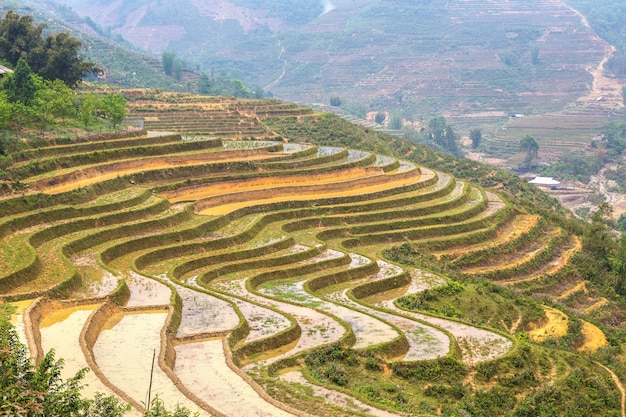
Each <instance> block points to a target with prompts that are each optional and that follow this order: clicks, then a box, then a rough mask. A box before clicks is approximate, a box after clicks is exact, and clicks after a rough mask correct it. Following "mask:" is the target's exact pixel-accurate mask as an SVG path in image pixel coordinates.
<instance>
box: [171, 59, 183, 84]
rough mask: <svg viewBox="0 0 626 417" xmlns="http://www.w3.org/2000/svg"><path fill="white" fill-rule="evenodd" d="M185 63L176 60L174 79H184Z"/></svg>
mask: <svg viewBox="0 0 626 417" xmlns="http://www.w3.org/2000/svg"><path fill="white" fill-rule="evenodd" d="M183 66H184V65H183V61H181V60H180V59H175V60H174V69H173V71H174V78H176V79H177V80H178V81H180V79H181V78H182V75H183Z"/></svg>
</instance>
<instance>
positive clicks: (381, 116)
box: [374, 111, 387, 125]
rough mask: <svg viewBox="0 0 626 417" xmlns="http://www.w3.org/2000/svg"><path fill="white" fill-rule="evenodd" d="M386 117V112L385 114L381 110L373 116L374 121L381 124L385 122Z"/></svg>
mask: <svg viewBox="0 0 626 417" xmlns="http://www.w3.org/2000/svg"><path fill="white" fill-rule="evenodd" d="M386 118H387V114H385V113H384V112H382V111H379V112H378V113H376V116H374V122H376V123H378V124H379V125H382V124H383V123H384V122H385V119H386Z"/></svg>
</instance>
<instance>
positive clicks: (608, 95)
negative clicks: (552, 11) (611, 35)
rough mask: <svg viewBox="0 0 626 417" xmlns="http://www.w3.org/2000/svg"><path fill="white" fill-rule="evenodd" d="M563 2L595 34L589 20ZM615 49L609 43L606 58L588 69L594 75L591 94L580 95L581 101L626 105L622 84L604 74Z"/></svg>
mask: <svg viewBox="0 0 626 417" xmlns="http://www.w3.org/2000/svg"><path fill="white" fill-rule="evenodd" d="M561 3H562V4H563V7H566V8H567V7H569V8H570V10H572V11H573V12H574V13H576V14H577V15H578V16H580V20H581V22H582V24H583V25H584V26H585V27H586V28H588V29H590V30H591V31H592V32H593V33H594V34H595V31H594V30H593V28H592V27H591V25H590V24H589V21H588V20H587V18H586V17H585V16H584V15H583V14H582V13H581V12H579V11H578V10H576V9H574V8H573V7H570V6H569V5H567V4H565V2H561ZM595 36H596V38H598V40H599V37H598V36H597V35H595ZM615 50H616V49H615V47H614V46H613V45H610V44H608V43H607V44H606V49H605V52H604V58H602V61H600V63H599V64H598V65H597V66H596V67H592V68H588V69H587V70H588V71H589V73H590V74H591V75H592V76H593V82H592V84H591V90H590V91H589V94H587V95H586V96H583V97H580V98H579V99H578V101H579V102H591V103H595V104H600V103H605V104H606V105H607V107H616V106H617V107H623V106H624V104H623V101H622V99H621V97H622V85H621V84H620V83H619V82H618V81H617V80H616V79H613V78H609V77H605V76H604V65H605V64H606V62H607V61H608V60H609V59H610V58H611V57H612V56H613V54H614V53H615ZM599 97H603V100H602V101H598V98H599Z"/></svg>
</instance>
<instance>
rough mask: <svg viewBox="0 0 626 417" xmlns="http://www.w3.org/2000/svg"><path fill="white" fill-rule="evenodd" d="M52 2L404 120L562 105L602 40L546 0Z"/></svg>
mask: <svg viewBox="0 0 626 417" xmlns="http://www.w3.org/2000/svg"><path fill="white" fill-rule="evenodd" d="M57 1H59V2H60V3H64V4H67V5H69V6H70V7H72V8H73V9H74V10H75V11H76V12H77V13H78V14H80V15H89V16H90V18H92V19H93V20H95V21H96V22H97V23H98V24H100V25H102V26H103V27H108V28H110V29H111V31H112V32H113V33H116V34H120V35H121V36H123V37H124V38H125V39H127V40H128V41H130V42H131V43H133V44H135V45H137V46H139V47H141V48H144V49H146V50H151V51H153V52H154V53H157V54H158V53H160V52H161V51H162V50H166V49H167V50H173V51H176V52H177V54H178V57H180V58H181V59H183V60H185V61H187V62H188V63H189V64H190V65H192V66H198V68H200V70H209V69H216V70H226V71H229V72H231V73H232V74H233V75H234V76H239V77H241V78H242V79H244V80H246V81H247V82H248V83H250V84H260V85H264V86H265V87H266V88H267V89H268V90H269V91H270V92H272V93H274V94H275V95H277V96H280V97H282V98H286V99H289V100H296V101H305V102H327V101H328V97H329V96H330V95H331V94H333V93H335V94H339V95H341V96H343V97H346V98H347V99H349V100H353V101H360V102H369V103H372V104H373V105H374V106H376V107H378V108H386V109H394V108H395V109H400V108H402V109H403V111H404V113H405V115H406V116H408V117H409V118H412V117H416V116H418V115H419V116H420V117H424V116H425V115H429V114H430V115H438V114H441V112H442V111H444V110H445V111H447V112H449V113H450V114H452V115H454V114H465V115H468V114H475V113H479V112H490V113H491V115H492V116H498V115H499V116H500V117H501V116H503V115H508V114H509V113H511V112H514V113H525V112H537V111H545V110H551V109H555V108H561V107H563V106H565V105H566V104H567V103H570V102H572V101H574V100H575V98H576V97H578V96H580V95H582V94H584V93H585V92H586V91H587V89H588V88H589V85H590V82H591V76H590V74H589V73H588V72H587V69H588V68H590V66H593V65H595V64H596V63H597V62H599V61H601V60H602V58H603V56H604V53H605V50H606V49H607V47H608V45H607V44H606V42H604V41H602V40H601V39H599V38H598V37H597V36H596V35H595V34H594V32H593V31H592V30H591V29H590V28H588V27H585V26H584V25H583V23H582V21H581V17H580V15H578V14H577V13H576V12H575V11H573V10H572V9H571V8H569V7H568V6H567V5H565V4H564V3H563V2H560V1H551V0H550V1H547V0H546V1H537V2H532V3H528V2H525V1H519V0H516V1H506V2H504V1H497V2H485V1H472V2H460V1H446V2H434V1H426V2H424V1H420V2H406V1H398V0H358V1H333V2H332V3H326V4H323V3H322V2H302V1H295V0H284V1H281V2H278V1H266V2H251V1H244V0H231V1H226V0H220V1H202V0H183V1H180V2H176V3H165V2H160V1H157V0H145V1H132V2H120V1H118V2H113V3H110V2H104V1H101V0H90V1H76V0H57ZM305 5H306V6H305ZM324 6H326V8H324Z"/></svg>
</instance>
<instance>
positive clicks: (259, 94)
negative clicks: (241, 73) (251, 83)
mask: <svg viewBox="0 0 626 417" xmlns="http://www.w3.org/2000/svg"><path fill="white" fill-rule="evenodd" d="M263 97H265V90H264V89H263V87H262V86H260V85H257V86H256V87H254V98H263Z"/></svg>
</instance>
